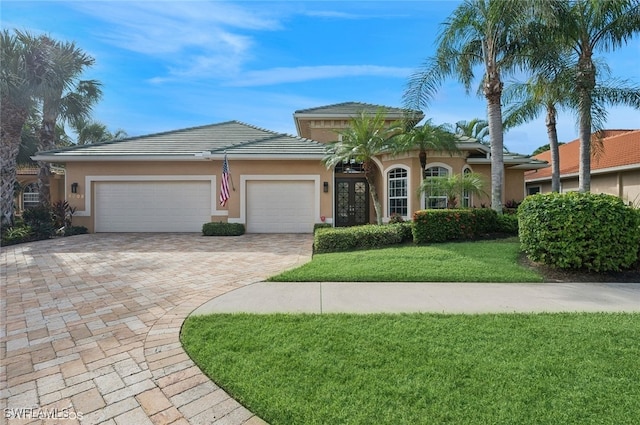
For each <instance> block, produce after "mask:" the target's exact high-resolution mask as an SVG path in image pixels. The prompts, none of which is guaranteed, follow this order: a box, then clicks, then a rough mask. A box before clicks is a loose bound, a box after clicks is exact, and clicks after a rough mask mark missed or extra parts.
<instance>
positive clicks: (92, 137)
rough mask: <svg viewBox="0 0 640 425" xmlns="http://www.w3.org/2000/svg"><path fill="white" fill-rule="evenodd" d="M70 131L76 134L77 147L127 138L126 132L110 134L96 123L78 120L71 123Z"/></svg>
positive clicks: (119, 131) (117, 131)
mask: <svg viewBox="0 0 640 425" xmlns="http://www.w3.org/2000/svg"><path fill="white" fill-rule="evenodd" d="M70 124H71V129H72V130H73V132H74V133H76V136H77V137H76V143H77V144H78V145H88V144H92V143H102V142H108V141H110V140H120V139H124V138H125V137H127V132H126V131H124V130H122V129H119V130H116V132H115V133H112V132H110V131H109V130H108V129H107V126H106V125H104V124H102V123H101V122H98V121H92V120H88V119H85V118H82V117H81V118H79V119H75V120H73V121H71V123H70Z"/></svg>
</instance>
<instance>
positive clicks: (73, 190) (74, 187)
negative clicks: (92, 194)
mask: <svg viewBox="0 0 640 425" xmlns="http://www.w3.org/2000/svg"><path fill="white" fill-rule="evenodd" d="M71 193H78V183H71Z"/></svg>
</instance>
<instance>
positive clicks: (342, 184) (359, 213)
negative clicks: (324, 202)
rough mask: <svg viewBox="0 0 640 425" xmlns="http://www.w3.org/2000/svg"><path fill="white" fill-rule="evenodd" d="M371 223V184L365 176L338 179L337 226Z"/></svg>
mask: <svg viewBox="0 0 640 425" xmlns="http://www.w3.org/2000/svg"><path fill="white" fill-rule="evenodd" d="M368 223H369V185H368V184H367V180H366V179H363V178H355V179H345V178H338V179H336V223H335V224H336V227H344V226H358V225H361V224H368Z"/></svg>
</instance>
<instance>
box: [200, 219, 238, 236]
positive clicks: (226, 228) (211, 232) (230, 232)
mask: <svg viewBox="0 0 640 425" xmlns="http://www.w3.org/2000/svg"><path fill="white" fill-rule="evenodd" d="M202 234H203V235H204V236H240V235H244V224H242V223H222V222H219V223H205V224H203V225H202Z"/></svg>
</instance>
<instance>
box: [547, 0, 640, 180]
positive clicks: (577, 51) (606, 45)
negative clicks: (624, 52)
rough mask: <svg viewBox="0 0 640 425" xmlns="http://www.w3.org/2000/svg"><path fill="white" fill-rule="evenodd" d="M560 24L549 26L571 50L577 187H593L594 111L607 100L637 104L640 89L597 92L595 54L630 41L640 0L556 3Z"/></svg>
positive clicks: (638, 27)
mask: <svg viewBox="0 0 640 425" xmlns="http://www.w3.org/2000/svg"><path fill="white" fill-rule="evenodd" d="M553 7H555V13H556V15H557V17H558V19H557V22H558V24H557V25H554V26H550V27H549V29H550V31H552V33H553V34H552V38H553V39H555V40H557V42H559V45H560V46H561V47H562V48H568V49H570V50H571V52H572V56H571V59H572V63H573V65H574V66H573V69H574V74H573V75H574V84H575V90H576V95H577V104H578V128H579V130H578V132H579V138H580V168H579V172H578V179H579V183H578V190H579V191H580V192H588V191H590V189H591V141H592V132H593V130H594V126H593V118H594V113H595V114H596V115H597V113H598V112H600V113H602V112H603V109H602V108H601V107H602V106H604V105H605V104H608V103H618V104H620V103H621V104H634V103H637V102H638V97H640V92H639V91H637V90H631V91H627V90H622V91H616V92H615V93H611V92H609V91H608V90H602V91H601V92H598V91H597V90H596V88H597V66H596V63H595V62H594V59H593V54H594V53H596V52H598V51H603V52H607V51H611V50H615V49H616V48H619V47H621V46H623V45H625V44H626V43H627V41H630V40H631V39H632V38H633V36H634V35H635V34H637V33H638V32H640V2H639V1H638V0H616V1H600V0H574V1H558V2H554V3H553Z"/></svg>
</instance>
